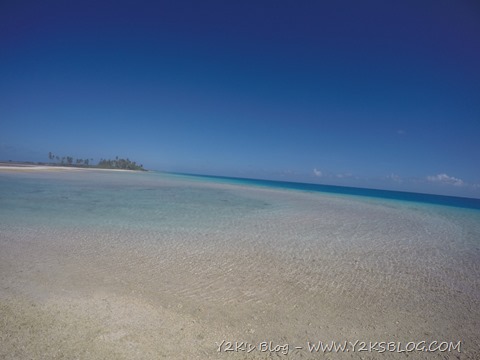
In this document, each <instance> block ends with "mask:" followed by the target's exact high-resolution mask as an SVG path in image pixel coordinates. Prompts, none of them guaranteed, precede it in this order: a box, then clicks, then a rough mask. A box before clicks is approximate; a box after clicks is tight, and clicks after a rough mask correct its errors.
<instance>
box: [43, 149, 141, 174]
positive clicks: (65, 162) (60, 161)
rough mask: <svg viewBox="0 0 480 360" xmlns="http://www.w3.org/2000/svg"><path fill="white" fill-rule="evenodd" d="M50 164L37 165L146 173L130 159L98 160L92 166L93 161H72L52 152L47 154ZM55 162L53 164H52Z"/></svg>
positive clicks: (67, 157) (70, 158)
mask: <svg viewBox="0 0 480 360" xmlns="http://www.w3.org/2000/svg"><path fill="white" fill-rule="evenodd" d="M48 158H49V159H50V163H47V164H45V163H40V162H39V163H38V164H39V165H54V166H68V167H81V168H99V169H120V170H140V171H147V170H146V169H145V168H144V167H143V165H142V164H140V165H139V164H137V163H136V162H135V161H131V160H130V159H128V158H126V159H122V158H119V157H118V156H116V157H115V159H114V160H111V159H100V161H99V162H98V164H96V165H95V164H93V159H74V158H73V157H72V156H58V155H55V154H54V153H52V152H49V153H48ZM52 161H55V162H52Z"/></svg>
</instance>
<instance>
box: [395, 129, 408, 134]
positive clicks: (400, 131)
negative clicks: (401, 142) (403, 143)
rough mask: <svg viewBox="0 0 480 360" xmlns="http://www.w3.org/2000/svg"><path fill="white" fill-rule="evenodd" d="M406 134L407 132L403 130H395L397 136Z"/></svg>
mask: <svg viewBox="0 0 480 360" xmlns="http://www.w3.org/2000/svg"><path fill="white" fill-rule="evenodd" d="M406 133H407V132H406V131H405V130H403V129H398V130H397V134H398V135H405V134H406Z"/></svg>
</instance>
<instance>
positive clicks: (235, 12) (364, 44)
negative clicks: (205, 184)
mask: <svg viewBox="0 0 480 360" xmlns="http://www.w3.org/2000/svg"><path fill="white" fill-rule="evenodd" d="M479 19H480V6H479V5H478V2H476V1H438V0H435V1H434V0H432V1H364V2H359V1H330V2H326V1H325V2H324V1H301V2H292V1H273V0H272V1H181V0H178V1H151V2H145V1H95V2H91V1H59V2H52V1H42V2H39V1H11V2H6V1H4V2H1V4H0V47H1V49H2V51H1V53H0V79H1V81H0V160H9V159H12V160H33V161H47V160H48V158H47V153H48V152H49V151H52V152H54V153H57V154H60V155H72V156H73V157H82V158H87V157H88V158H90V157H93V158H95V159H97V160H98V159H99V158H100V157H104V158H109V157H114V156H116V155H119V156H122V157H123V156H124V157H127V156H128V157H130V158H131V159H134V160H136V161H138V162H141V163H143V164H144V165H145V166H146V167H147V168H150V169H157V170H166V171H179V172H191V173H203V174H217V175H227V176H229V175H230V176H241V177H253V178H265V179H278V180H289V181H301V182H313V183H323V184H335V185H346V186H362V187H373V188H386V189H395V190H407V191H420V192H428V193H440V194H451V195H461V196H471V197H480V140H479V138H480V70H479V69H480V66H479V65H478V64H480V21H479Z"/></svg>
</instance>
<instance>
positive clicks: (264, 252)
mask: <svg viewBox="0 0 480 360" xmlns="http://www.w3.org/2000/svg"><path fill="white" fill-rule="evenodd" d="M34 170H35V171H37V170H38V171H37V173H38V175H32V173H21V174H12V173H4V174H3V175H2V177H0V180H2V181H3V182H2V184H3V187H2V189H4V190H2V192H1V196H2V197H1V199H2V205H1V207H0V215H1V218H2V221H1V222H0V317H1V326H0V338H1V342H2V346H1V347H0V358H2V359H26V358H32V359H53V358H64V359H133V358H135V359H159V358H165V359H187V358H188V359H210V358H214V359H265V358H267V359H269V358H279V359H282V358H285V359H287V358H288V359H318V358H329V359H350V358H351V359H405V358H407V356H408V358H414V359H477V358H478V356H480V349H479V336H478V329H479V328H480V289H479V286H478V278H479V276H480V273H479V271H480V270H479V268H478V263H479V259H480V247H479V246H478V239H479V238H480V236H479V235H480V225H479V224H480V221H478V220H479V218H480V215H479V214H478V211H473V210H472V211H470V210H456V209H449V208H443V207H440V206H439V207H435V206H427V205H416V204H414V203H412V204H407V205H405V204H396V203H392V202H385V201H373V200H372V201H367V200H358V199H354V198H350V197H339V196H331V195H326V194H309V193H301V192H293V191H282V190H275V189H259V188H249V187H242V186H236V185H225V184H213V183H208V182H201V181H198V182H194V181H189V180H179V179H175V178H172V177H168V176H160V175H155V176H154V175H152V174H141V175H140V177H137V176H132V175H129V174H113V173H102V174H98V173H94V172H90V171H88V172H78V173H75V174H73V173H72V172H68V171H70V170H73V169H68V171H65V172H62V173H57V172H50V173H48V172H45V171H44V170H47V169H43V168H42V169H34ZM48 170H50V169H48ZM82 170H84V169H82ZM37 173H35V174H37ZM109 174H111V175H109ZM32 176H33V177H32ZM92 182H94V185H92ZM52 184H53V185H52ZM20 189H23V190H20ZM47 200H49V201H47ZM319 341H324V342H331V341H336V342H338V343H342V342H344V341H348V342H351V343H354V342H355V341H358V342H359V343H357V345H356V346H351V347H350V350H349V351H348V352H342V353H334V352H333V353H332V352H331V353H328V354H324V353H323V352H320V353H317V352H315V351H314V350H311V349H309V346H310V345H311V344H317V343H318V342H319ZM434 341H437V342H439V343H440V342H452V343H454V344H458V342H461V349H460V350H461V351H460V352H459V351H458V350H452V351H450V352H448V351H443V352H441V351H436V352H431V353H427V352H422V351H412V352H398V351H384V352H382V351H379V350H378V346H377V349H376V350H375V348H374V349H373V350H370V351H360V349H361V342H365V343H366V344H369V343H378V342H395V343H397V344H401V345H398V346H403V347H405V345H406V344H407V343H409V342H410V343H416V344H417V343H420V342H425V343H426V344H430V343H431V342H434ZM229 343H231V344H235V345H236V346H237V348H236V349H237V351H228V350H229V349H230V345H229ZM249 345H250V346H254V347H255V348H254V349H252V350H251V352H247V350H248V346H249ZM287 345H288V346H287ZM232 346H233V345H232ZM349 346H350V345H349Z"/></svg>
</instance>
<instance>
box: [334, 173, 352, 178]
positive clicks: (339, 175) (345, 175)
mask: <svg viewBox="0 0 480 360" xmlns="http://www.w3.org/2000/svg"><path fill="white" fill-rule="evenodd" d="M335 176H336V177H337V178H339V179H343V178H350V177H352V174H350V173H343V174H337V175H335Z"/></svg>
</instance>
